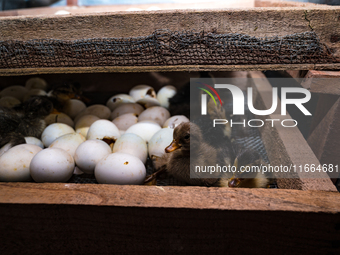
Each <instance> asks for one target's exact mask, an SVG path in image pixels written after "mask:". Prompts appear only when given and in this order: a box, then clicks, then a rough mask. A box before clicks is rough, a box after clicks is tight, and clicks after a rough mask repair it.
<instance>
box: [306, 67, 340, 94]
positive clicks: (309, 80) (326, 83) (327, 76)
mask: <svg viewBox="0 0 340 255" xmlns="http://www.w3.org/2000/svg"><path fill="white" fill-rule="evenodd" d="M301 85H302V86H303V87H304V88H306V89H308V90H310V92H314V93H319V94H330V95H340V72H339V71H316V70H310V71H308V73H307V74H306V76H305V79H304V80H303V82H302V83H301Z"/></svg>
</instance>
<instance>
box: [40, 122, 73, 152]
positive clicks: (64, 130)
mask: <svg viewBox="0 0 340 255" xmlns="http://www.w3.org/2000/svg"><path fill="white" fill-rule="evenodd" d="M74 132H75V131H74V129H73V128H71V127H70V126H69V125H66V124H63V123H53V124H51V125H49V126H47V127H46V128H45V130H44V131H43V133H42V135H41V141H42V142H43V144H44V146H45V147H48V146H50V144H51V143H52V142H53V141H54V140H55V139H57V138H58V137H60V136H62V135H66V134H70V133H74Z"/></svg>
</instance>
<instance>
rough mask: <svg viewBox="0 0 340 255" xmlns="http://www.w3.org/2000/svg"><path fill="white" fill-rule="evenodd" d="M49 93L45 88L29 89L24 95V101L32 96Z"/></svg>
mask: <svg viewBox="0 0 340 255" xmlns="http://www.w3.org/2000/svg"><path fill="white" fill-rule="evenodd" d="M46 95H47V93H46V91H45V90H42V89H31V90H29V91H28V92H27V93H26V94H25V96H24V101H26V100H28V99H30V98H31V97H32V96H46Z"/></svg>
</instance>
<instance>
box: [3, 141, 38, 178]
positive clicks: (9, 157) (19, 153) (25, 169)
mask: <svg viewBox="0 0 340 255" xmlns="http://www.w3.org/2000/svg"><path fill="white" fill-rule="evenodd" d="M41 150H42V149H41V148H40V147H39V146H36V145H32V144H20V145H17V146H14V147H12V148H11V149H9V150H8V151H7V152H5V153H4V154H3V155H2V156H1V157H0V181H3V182H24V181H30V180H31V175H30V169H29V166H30V163H31V160H32V158H33V157H34V155H36V154H37V153H38V152H39V151H41Z"/></svg>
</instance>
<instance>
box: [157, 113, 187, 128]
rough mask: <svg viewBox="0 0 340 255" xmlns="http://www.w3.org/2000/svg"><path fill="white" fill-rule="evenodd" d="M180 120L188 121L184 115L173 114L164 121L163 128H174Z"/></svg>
mask: <svg viewBox="0 0 340 255" xmlns="http://www.w3.org/2000/svg"><path fill="white" fill-rule="evenodd" d="M182 122H189V119H188V118H187V117H185V116H184V115H174V116H172V117H170V118H169V119H167V120H166V121H165V122H164V124H163V128H167V127H168V128H175V127H177V126H178V125H179V124H181V123H182Z"/></svg>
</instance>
